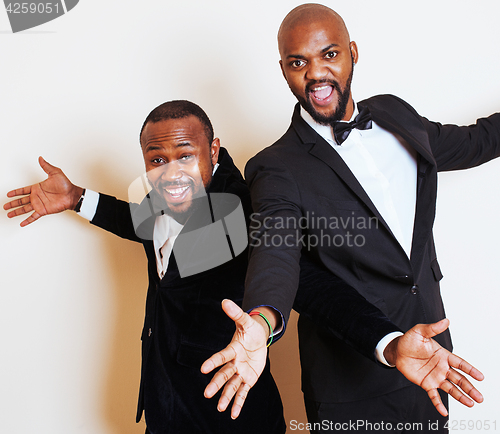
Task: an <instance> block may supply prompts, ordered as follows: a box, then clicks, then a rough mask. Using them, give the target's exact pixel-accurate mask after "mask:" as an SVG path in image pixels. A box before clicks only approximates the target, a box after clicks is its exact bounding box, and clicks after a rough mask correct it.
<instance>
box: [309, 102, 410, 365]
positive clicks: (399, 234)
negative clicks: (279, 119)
mask: <svg viewBox="0 0 500 434" xmlns="http://www.w3.org/2000/svg"><path fill="white" fill-rule="evenodd" d="M358 113H359V112H358V108H357V106H356V105H355V108H354V113H353V115H352V117H351V119H350V120H349V122H351V121H353V120H354V118H355V117H356V116H357V115H358ZM300 115H301V116H302V118H303V119H304V120H305V121H306V122H307V123H308V124H309V125H310V126H311V127H312V128H313V129H314V130H315V131H316V132H317V133H318V134H319V135H320V136H321V137H323V138H324V139H325V140H326V141H327V142H328V143H329V144H330V145H331V147H332V148H333V149H334V150H335V151H336V152H337V153H338V154H339V155H340V157H341V158H342V160H344V162H345V163H346V165H347V166H348V167H349V169H350V170H351V172H352V173H353V174H354V176H355V177H356V179H357V180H358V182H359V183H360V184H361V187H363V189H364V190H365V192H366V194H367V195H368V197H369V198H370V200H371V201H372V202H373V204H374V205H375V207H376V208H377V210H378V212H379V213H380V215H381V216H382V218H383V219H384V220H385V222H386V223H387V225H388V226H389V229H390V230H391V232H392V233H393V235H394V237H395V238H396V240H397V241H398V242H399V244H400V245H401V247H402V248H403V250H404V251H405V252H406V255H407V256H408V258H409V257H410V254H411V244H412V238H413V224H414V221H415V207H416V201H417V153H416V151H415V150H414V149H413V148H412V147H411V146H409V145H408V143H407V142H406V141H405V140H404V139H403V138H402V137H400V136H398V135H396V134H393V133H390V132H389V131H387V130H384V129H383V128H381V127H380V126H378V125H377V124H376V123H375V122H373V121H372V127H371V128H370V129H367V130H358V129H356V128H354V129H353V130H352V131H351V133H350V134H349V136H348V137H347V139H346V140H345V141H344V142H343V143H342V145H338V144H337V142H336V141H335V137H334V135H333V131H332V128H331V127H330V126H328V125H320V124H318V123H317V122H315V121H314V119H313V118H312V117H311V115H310V114H309V113H307V112H306V111H305V110H304V109H303V108H302V107H301V108H300ZM401 335H402V333H401V332H394V333H390V334H388V335H387V336H385V337H384V338H382V339H381V340H380V342H379V343H378V345H377V347H376V349H375V357H376V358H377V360H378V361H380V362H381V363H383V364H385V365H388V366H391V365H389V363H388V362H387V360H386V359H385V357H384V350H385V348H386V347H387V345H388V344H389V343H390V342H391V341H392V340H393V339H395V338H397V337H398V336H401Z"/></svg>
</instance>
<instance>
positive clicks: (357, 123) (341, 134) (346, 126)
mask: <svg viewBox="0 0 500 434" xmlns="http://www.w3.org/2000/svg"><path fill="white" fill-rule="evenodd" d="M371 127H372V115H371V113H370V110H368V108H366V107H364V108H363V109H361V111H360V112H359V114H358V115H357V116H356V117H355V118H354V120H353V121H352V122H336V123H335V125H334V126H333V135H334V136H335V141H336V142H337V144H338V145H341V144H342V143H344V141H345V140H346V139H347V137H348V136H349V134H350V132H351V131H352V129H353V128H357V129H358V130H369V129H370V128H371Z"/></svg>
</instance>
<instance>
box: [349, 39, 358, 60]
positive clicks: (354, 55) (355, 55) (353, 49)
mask: <svg viewBox="0 0 500 434" xmlns="http://www.w3.org/2000/svg"><path fill="white" fill-rule="evenodd" d="M349 48H350V49H351V56H352V61H353V62H354V63H355V64H356V63H358V46H357V45H356V42H354V41H351V42H350V43H349Z"/></svg>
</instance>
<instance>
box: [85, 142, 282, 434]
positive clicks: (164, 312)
mask: <svg viewBox="0 0 500 434" xmlns="http://www.w3.org/2000/svg"><path fill="white" fill-rule="evenodd" d="M215 192H224V193H232V194H234V195H236V196H238V197H239V198H240V199H241V202H242V204H243V207H244V209H245V214H246V215H247V216H248V215H249V212H250V211H249V210H250V199H249V192H248V188H247V186H246V184H245V182H244V180H243V177H242V176H241V174H240V172H239V171H238V169H237V168H236V166H235V165H234V164H233V161H232V159H231V157H230V156H229V154H228V153H227V151H226V150H225V149H224V148H221V150H220V154H219V167H218V169H217V171H216V173H215V175H214V177H213V179H212V183H211V185H210V187H209V189H208V194H211V193H215ZM144 205H146V206H149V204H147V203H145V202H144V203H143V204H141V205H140V206H144ZM133 208H134V207H133ZM216 211H217V210H214V213H216ZM134 212H137V209H135V210H134ZM155 217H156V216H152V217H151V218H150V219H149V220H146V221H144V222H143V224H142V225H141V226H140V233H141V235H142V234H144V235H145V237H144V238H146V239H140V238H138V237H137V235H136V231H135V230H134V226H133V221H132V219H131V210H130V206H129V204H128V203H126V202H122V201H119V200H117V199H115V198H113V197H110V196H106V195H101V196H100V199H99V205H98V208H97V212H96V215H95V217H94V219H93V220H92V223H93V224H95V225H97V226H100V227H102V228H104V229H106V230H108V231H110V232H113V233H114V234H116V235H119V236H121V237H123V238H127V239H130V240H133V241H139V242H142V244H143V245H144V249H145V251H146V255H147V257H148V275H149V288H148V294H147V300H146V316H145V320H144V329H143V332H142V371H141V385H140V394H139V404H138V411H137V420H138V421H139V420H140V418H141V415H142V412H143V410H145V414H146V423H147V425H148V428H149V429H150V431H151V432H152V433H155V434H166V433H187V432H189V433H200V434H201V433H203V434H206V433H213V434H219V433H228V434H229V433H231V434H232V433H234V432H241V433H251V432H252V433H253V432H257V431H261V430H262V427H266V432H270V433H284V432H285V422H284V419H283V409H282V404H281V400H280V397H279V393H278V389H277V387H276V385H275V383H274V380H273V378H272V376H271V373H270V369H269V363H268V364H267V366H266V368H265V370H264V372H263V375H262V376H261V378H260V379H259V381H258V382H257V384H256V385H255V386H254V390H253V391H252V393H251V394H249V396H248V398H247V402H246V404H245V406H244V407H243V409H242V413H241V415H240V416H239V417H238V418H237V419H236V420H235V421H233V420H231V417H230V411H229V410H228V411H226V412H224V413H219V412H218V411H217V408H216V407H217V401H218V398H219V395H216V396H215V397H214V398H212V399H210V400H208V399H206V398H205V397H204V396H203V391H204V389H205V387H206V386H207V384H208V382H209V381H210V379H211V377H212V375H213V374H209V375H203V374H202V373H201V372H200V367H201V365H202V363H203V362H204V361H205V360H206V359H208V358H209V357H210V356H211V355H212V354H214V353H215V352H217V351H220V350H221V349H223V348H224V347H225V346H226V345H227V344H228V343H229V341H230V340H231V338H232V336H233V333H234V323H233V321H232V320H230V319H229V318H228V317H227V316H226V314H225V313H224V312H223V311H222V308H221V301H222V300H223V299H225V298H228V299H231V300H234V301H235V302H236V303H239V304H240V305H241V302H242V298H243V288H244V277H245V273H246V267H247V254H248V252H247V251H246V250H245V252H243V253H242V254H240V255H238V256H237V257H236V258H235V259H233V260H231V261H229V262H226V263H225V264H223V265H220V266H219V267H217V268H213V269H211V270H208V271H205V272H202V273H198V274H195V275H192V276H188V277H184V278H181V277H180V275H179V271H178V267H177V264H176V261H175V255H174V254H172V255H171V256H170V260H169V265H168V270H167V272H166V274H165V276H164V277H163V278H162V279H161V280H160V278H159V276H158V272H157V269H156V258H155V252H154V247H153V242H152V241H151V240H152V231H153V227H154V221H155ZM190 229H191V228H190V227H189V224H186V225H185V226H184V228H183V230H182V232H181V234H182V233H183V232H185V231H188V230H190ZM179 239H180V236H179V238H178V240H179Z"/></svg>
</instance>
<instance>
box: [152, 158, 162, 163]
mask: <svg viewBox="0 0 500 434" xmlns="http://www.w3.org/2000/svg"><path fill="white" fill-rule="evenodd" d="M151 162H152V163H153V164H163V163H165V160H164V159H163V158H153V159H152V160H151Z"/></svg>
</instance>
